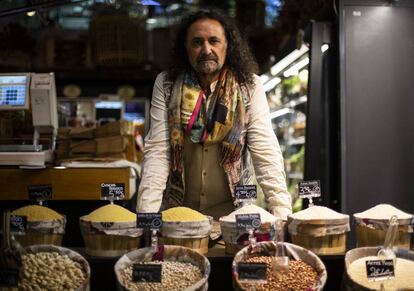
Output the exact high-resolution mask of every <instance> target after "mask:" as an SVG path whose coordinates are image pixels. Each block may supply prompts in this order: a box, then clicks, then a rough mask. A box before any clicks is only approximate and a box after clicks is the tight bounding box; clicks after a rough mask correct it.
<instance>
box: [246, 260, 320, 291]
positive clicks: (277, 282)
mask: <svg viewBox="0 0 414 291" xmlns="http://www.w3.org/2000/svg"><path fill="white" fill-rule="evenodd" d="M245 262H248V263H265V264H266V265H267V282H266V283H255V284H251V283H245V282H241V286H242V287H243V289H245V290H257V291H265V290H286V291H301V290H309V289H310V288H314V287H315V286H316V285H317V283H318V280H319V276H318V273H317V272H316V271H315V269H314V268H312V267H311V266H309V265H308V264H306V263H305V262H303V261H300V260H299V261H294V260H290V261H289V271H288V272H278V273H275V272H273V267H272V263H273V257H269V256H260V257H252V258H249V259H247V260H246V261H245Z"/></svg>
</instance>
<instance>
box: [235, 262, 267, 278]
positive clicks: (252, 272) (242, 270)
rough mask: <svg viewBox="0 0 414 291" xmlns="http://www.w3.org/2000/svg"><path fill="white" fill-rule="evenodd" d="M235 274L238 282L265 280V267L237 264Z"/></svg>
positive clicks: (254, 264) (257, 264) (261, 265)
mask: <svg viewBox="0 0 414 291" xmlns="http://www.w3.org/2000/svg"><path fill="white" fill-rule="evenodd" d="M237 272H238V273H239V279H240V280H261V281H265V280H266V274H267V266H266V264H262V263H238V264H237Z"/></svg>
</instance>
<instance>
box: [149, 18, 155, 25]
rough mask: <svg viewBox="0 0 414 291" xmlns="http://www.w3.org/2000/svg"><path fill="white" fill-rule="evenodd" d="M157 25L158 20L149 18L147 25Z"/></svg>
mask: <svg viewBox="0 0 414 291" xmlns="http://www.w3.org/2000/svg"><path fill="white" fill-rule="evenodd" d="M155 23H157V19H155V18H148V19H147V24H155Z"/></svg>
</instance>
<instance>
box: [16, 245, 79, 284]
mask: <svg viewBox="0 0 414 291" xmlns="http://www.w3.org/2000/svg"><path fill="white" fill-rule="evenodd" d="M22 268H23V272H22V274H23V276H22V278H20V281H19V290H24V291H29V290H68V289H69V288H68V287H70V288H78V287H79V286H80V285H81V284H82V283H83V282H84V281H85V279H86V274H85V273H84V271H83V269H82V266H81V265H80V264H79V263H78V262H75V261H72V260H71V259H70V258H69V257H68V256H67V255H63V256H62V255H60V254H58V253H57V252H39V253H36V254H26V255H23V256H22ZM68 274H72V275H71V276H68Z"/></svg>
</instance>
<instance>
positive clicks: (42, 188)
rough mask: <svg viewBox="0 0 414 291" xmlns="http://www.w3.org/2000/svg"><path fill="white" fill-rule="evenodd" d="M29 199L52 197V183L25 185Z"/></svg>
mask: <svg viewBox="0 0 414 291" xmlns="http://www.w3.org/2000/svg"><path fill="white" fill-rule="evenodd" d="M27 191H28V193H29V199H30V200H47V199H52V185H51V184H47V185H31V186H28V187H27Z"/></svg>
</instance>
